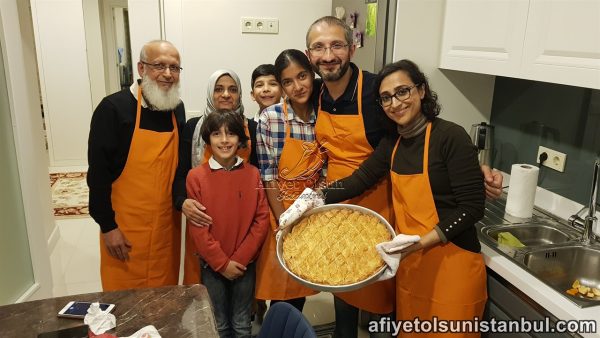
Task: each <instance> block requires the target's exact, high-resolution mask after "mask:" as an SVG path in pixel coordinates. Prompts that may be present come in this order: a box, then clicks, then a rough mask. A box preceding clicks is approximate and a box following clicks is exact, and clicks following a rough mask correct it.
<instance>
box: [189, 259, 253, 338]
mask: <svg viewBox="0 0 600 338" xmlns="http://www.w3.org/2000/svg"><path fill="white" fill-rule="evenodd" d="M200 268H201V277H202V284H204V286H206V289H208V295H209V296H210V300H211V301H212V305H213V309H214V313H215V319H216V321H217V330H218V331H219V337H220V338H230V337H236V338H250V335H251V332H252V322H251V318H250V317H251V312H252V301H253V300H254V284H255V280H256V268H255V264H254V262H253V263H250V264H248V266H247V267H246V268H247V270H246V273H244V275H243V276H242V277H239V278H237V279H234V280H229V279H227V278H225V277H223V275H221V274H220V273H219V272H216V271H214V270H213V269H211V268H210V266H208V264H206V263H204V262H202V261H200Z"/></svg>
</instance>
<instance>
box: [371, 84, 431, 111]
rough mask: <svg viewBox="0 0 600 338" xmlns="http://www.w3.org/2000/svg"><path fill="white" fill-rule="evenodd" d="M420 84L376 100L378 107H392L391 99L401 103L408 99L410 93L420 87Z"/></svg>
mask: <svg viewBox="0 0 600 338" xmlns="http://www.w3.org/2000/svg"><path fill="white" fill-rule="evenodd" d="M420 85H421V84H420V83H419V84H415V85H412V86H410V87H402V88H400V89H398V90H396V92H395V93H394V95H383V96H380V97H379V98H378V99H377V102H379V105H380V106H382V107H383V108H386V107H389V106H391V105H392V98H396V100H398V101H400V102H402V101H406V100H408V99H410V92H411V91H412V89H413V88H415V87H418V86H420Z"/></svg>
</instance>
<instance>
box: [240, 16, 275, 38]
mask: <svg viewBox="0 0 600 338" xmlns="http://www.w3.org/2000/svg"><path fill="white" fill-rule="evenodd" d="M241 26H242V33H258V34H278V33H279V19H273V18H248V17H242V18H241Z"/></svg>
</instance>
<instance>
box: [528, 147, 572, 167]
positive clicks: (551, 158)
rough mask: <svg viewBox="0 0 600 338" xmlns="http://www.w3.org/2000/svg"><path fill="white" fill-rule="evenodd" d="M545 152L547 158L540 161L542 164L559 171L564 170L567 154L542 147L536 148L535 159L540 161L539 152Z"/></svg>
mask: <svg viewBox="0 0 600 338" xmlns="http://www.w3.org/2000/svg"><path fill="white" fill-rule="evenodd" d="M542 153H546V154H547V155H548V158H547V159H546V160H545V161H544V163H542V165H543V166H545V167H548V168H551V169H554V170H556V171H559V172H561V173H562V172H565V163H566V162H567V154H563V153H561V152H559V151H556V150H553V149H550V148H546V147H542V146H540V147H539V148H538V153H537V158H536V159H535V161H536V162H537V163H540V154H542Z"/></svg>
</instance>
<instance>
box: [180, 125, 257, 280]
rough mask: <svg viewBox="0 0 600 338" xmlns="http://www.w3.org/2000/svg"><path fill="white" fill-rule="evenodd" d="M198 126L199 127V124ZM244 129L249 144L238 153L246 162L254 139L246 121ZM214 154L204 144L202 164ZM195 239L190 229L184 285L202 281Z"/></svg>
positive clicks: (186, 239) (187, 233)
mask: <svg viewBox="0 0 600 338" xmlns="http://www.w3.org/2000/svg"><path fill="white" fill-rule="evenodd" d="M196 128H199V126H197V127H196ZM244 130H245V132H246V136H248V146H247V147H246V148H238V151H237V155H238V156H239V157H241V158H243V159H244V161H245V162H249V161H250V151H251V149H252V141H250V130H249V129H248V123H244ZM211 156H212V149H211V148H210V146H209V145H204V160H203V161H202V164H204V163H206V162H208V160H209V159H210V157H211ZM195 245H196V244H195V243H194V240H193V239H192V236H190V234H189V231H188V232H186V236H185V257H184V261H183V285H191V284H199V283H200V262H199V260H198V255H197V254H196V252H197V251H196V247H195Z"/></svg>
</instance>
